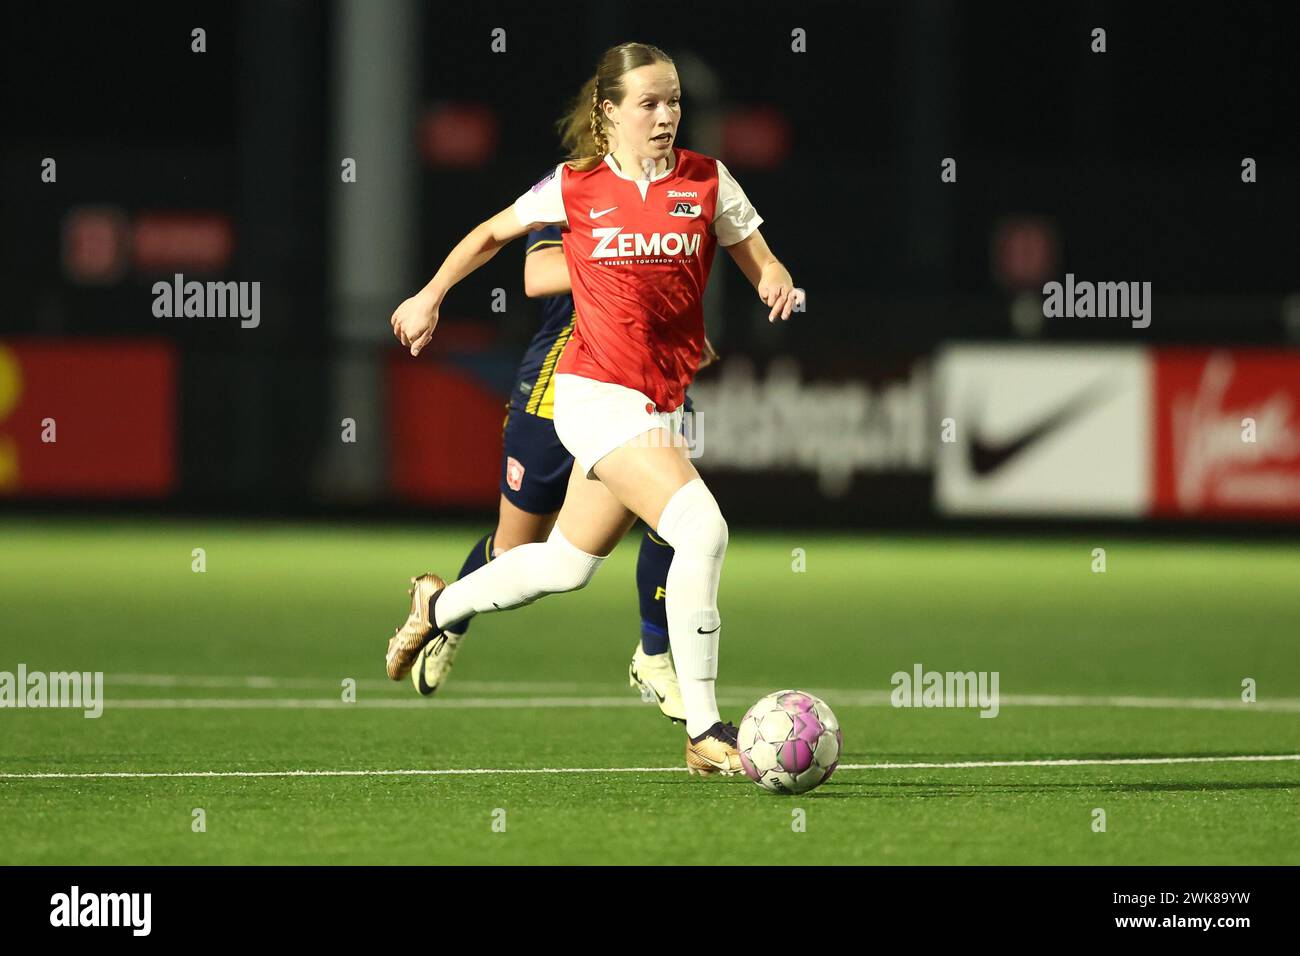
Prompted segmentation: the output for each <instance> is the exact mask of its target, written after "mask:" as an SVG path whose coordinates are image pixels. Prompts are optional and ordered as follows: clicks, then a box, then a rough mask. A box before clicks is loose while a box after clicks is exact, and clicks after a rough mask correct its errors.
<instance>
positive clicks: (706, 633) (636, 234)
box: [386, 43, 799, 774]
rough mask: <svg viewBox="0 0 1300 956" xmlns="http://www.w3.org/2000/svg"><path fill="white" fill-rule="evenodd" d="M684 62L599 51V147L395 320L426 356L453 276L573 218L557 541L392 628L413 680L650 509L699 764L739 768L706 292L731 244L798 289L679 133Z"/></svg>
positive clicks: (401, 335)
mask: <svg viewBox="0 0 1300 956" xmlns="http://www.w3.org/2000/svg"><path fill="white" fill-rule="evenodd" d="M680 98H681V92H680V85H679V81H678V77H677V71H676V69H675V67H674V66H673V63H672V60H671V58H669V57H668V55H667V54H665V53H664V52H663V51H661V50H659V49H657V48H655V47H652V46H648V45H645V44H638V43H628V44H623V45H621V46H618V47H614V48H613V49H611V50H609V51H607V52H606V54H605V55H604V56H603V57H602V58H601V61H600V63H599V65H598V67H597V71H596V77H595V80H594V86H593V91H592V99H591V106H590V110H591V112H590V118H591V124H592V134H593V139H594V141H595V143H596V146H597V150H598V152H597V154H596V155H592V156H584V157H575V158H574V159H571V160H570V161H569V162H567V163H562V164H560V165H559V166H557V167H556V169H555V171H554V172H553V173H552V174H551V175H549V176H548V177H546V178H545V179H543V180H542V181H541V182H539V183H538V184H537V185H535V186H534V187H533V188H532V190H530V191H529V192H528V193H525V194H524V195H523V196H521V197H519V199H518V200H516V201H515V203H514V204H513V205H512V206H510V207H508V208H506V209H503V210H502V211H501V212H499V213H497V214H496V215H495V216H493V217H492V218H491V219H490V220H488V221H487V222H484V223H482V224H481V225H479V226H477V227H476V228H475V229H474V230H473V231H471V232H470V233H469V235H467V236H466V237H465V238H464V239H462V240H461V242H460V243H458V244H457V246H456V248H455V249H453V250H452V251H451V253H450V254H449V255H448V257H447V259H446V261H445V262H444V263H443V264H442V267H441V268H440V269H439V270H438V272H437V274H436V275H435V276H434V277H433V279H431V280H430V281H429V283H428V284H427V285H426V286H425V288H424V289H422V290H421V291H420V292H418V293H417V294H416V295H414V296H412V297H411V298H409V299H407V300H406V301H405V302H403V303H402V304H401V305H400V306H398V308H397V310H396V311H395V312H394V313H393V317H392V321H391V324H392V327H393V332H394V335H396V336H397V338H398V340H399V341H401V342H402V344H403V345H406V346H408V347H409V348H410V350H411V353H412V355H418V354H419V352H420V351H421V350H422V349H423V348H424V347H425V346H426V345H427V344H428V343H429V341H430V339H431V338H432V336H433V331H434V328H435V327H436V326H437V322H438V313H439V309H440V307H441V304H442V301H443V299H444V298H445V297H446V295H447V292H448V291H449V290H450V288H451V287H452V286H454V285H455V284H456V283H457V282H459V281H460V280H461V279H463V278H464V277H465V276H467V275H468V274H469V273H471V272H472V271H473V270H475V269H477V268H478V267H479V266H481V265H483V264H484V263H485V262H487V261H488V260H489V259H491V258H492V256H494V255H495V254H496V253H497V252H498V251H499V250H500V249H501V247H502V246H504V245H505V244H506V243H507V242H509V241H510V240H511V239H515V238H518V237H520V236H523V235H526V234H527V233H528V232H530V231H532V230H534V229H537V228H539V227H540V226H544V225H550V224H563V225H565V226H567V230H566V231H565V232H564V239H563V242H564V246H563V248H564V253H565V259H566V262H567V264H568V268H569V274H570V278H571V280H572V285H573V296H574V301H575V304H576V307H577V314H578V320H577V322H576V324H575V327H574V331H573V333H572V337H571V341H570V344H569V346H568V347H567V348H566V349H565V350H564V353H563V355H562V356H561V358H560V361H559V364H558V365H557V367H556V373H555V399H554V412H555V430H556V434H557V435H558V436H559V438H560V441H561V442H562V443H563V444H564V446H565V448H567V449H568V450H569V452H570V453H572V454H573V456H574V460H575V463H574V468H573V472H572V474H571V475H570V477H569V486H568V490H567V492H566V495H565V500H564V504H563V506H562V507H561V509H560V513H559V516H558V518H557V520H556V523H555V527H554V528H553V529H552V531H551V533H550V535H549V537H548V538H547V540H546V541H545V542H543V543H535V544H525V545H521V546H519V547H517V548H513V549H511V550H510V551H508V552H506V553H505V554H503V555H501V556H500V557H499V558H497V559H496V560H495V561H492V562H490V563H489V564H486V565H484V566H483V567H481V568H479V569H478V570H477V571H475V572H473V573H472V574H469V575H467V576H466V577H464V578H462V579H460V580H459V581H456V582H455V583H453V584H451V585H447V584H445V583H444V582H443V581H442V580H441V579H440V578H438V577H436V576H434V575H432V574H424V575H421V576H419V577H417V578H415V579H414V581H413V583H414V584H415V588H414V594H413V597H412V602H411V612H410V615H409V617H408V619H407V621H406V624H405V625H403V626H402V627H401V628H400V629H399V631H398V633H397V634H396V635H394V636H393V637H392V638H391V639H390V640H389V644H388V654H387V657H386V666H387V670H388V675H389V677H391V678H393V679H394V680H400V679H401V678H402V677H404V676H405V675H406V674H407V673H408V672H409V670H410V668H411V667H412V666H413V664H414V663H415V660H416V658H417V657H418V655H419V652H420V650H421V649H422V648H423V647H424V645H425V644H426V643H427V642H428V641H430V640H433V639H437V640H445V639H446V637H445V634H446V630H447V629H448V628H452V629H454V628H455V627H456V625H458V624H459V623H460V622H462V621H464V620H466V619H467V618H469V617H471V616H472V615H474V614H477V613H482V612H486V611H492V610H506V609H508V608H513V607H519V606H521V605H524V604H529V603H531V602H532V601H535V600H537V599H538V598H539V597H542V596H543V595H546V594H554V593H558V592H561V591H572V590H577V589H579V588H581V587H584V586H585V585H586V583H587V582H588V581H589V580H590V579H591V576H592V575H593V574H594V573H595V572H596V570H597V568H599V566H600V564H601V562H602V561H603V560H604V556H606V555H608V554H609V552H610V551H611V550H612V549H613V547H614V545H616V544H617V543H618V541H619V540H620V539H621V538H622V537H623V536H624V535H625V534H626V533H627V531H628V529H629V528H630V527H631V525H632V523H633V522H634V521H635V520H636V518H637V517H640V518H641V519H642V520H644V521H645V522H646V523H647V524H648V525H649V526H650V527H652V528H654V529H655V532H656V534H657V535H658V536H659V537H660V538H661V539H662V540H664V541H667V542H668V543H669V544H670V545H672V547H673V549H674V555H673V560H672V564H671V566H670V568H669V571H668V585H667V599H666V603H667V615H668V632H669V641H670V644H671V647H672V656H673V660H674V662H675V664H676V667H677V676H678V681H679V684H680V687H681V693H682V702H683V705H684V707H685V711H686V730H687V742H686V764H687V768H688V769H689V770H691V771H692V772H695V773H706V774H707V773H716V772H721V773H724V774H733V773H736V772H737V771H739V769H740V757H739V754H738V753H737V751H736V729H735V727H734V725H732V724H730V723H725V722H723V721H722V719H721V717H720V716H719V714H718V707H717V700H716V693H715V683H716V679H717V668H718V644H719V634H720V631H721V628H722V620H721V617H720V615H719V613H718V606H717V598H718V585H719V581H720V578H721V574H722V561H723V557H724V555H725V554H726V547H727V538H728V534H727V525H726V522H725V521H724V520H723V517H722V513H721V511H720V510H719V508H718V504H717V502H716V501H715V500H714V498H713V495H712V494H711V493H710V492H709V490H708V488H707V487H706V486H705V484H704V481H703V480H702V479H701V478H700V477H699V474H698V473H697V472H696V470H695V468H694V466H693V465H692V464H691V461H690V458H689V456H688V455H687V453H686V448H685V447H684V442H683V440H682V438H681V435H680V427H681V420H682V411H683V409H682V404H683V402H684V399H685V390H686V385H687V384H688V383H689V382H690V380H691V379H692V377H693V376H694V374H695V371H696V368H697V367H698V365H699V361H700V355H701V351H702V349H703V344H704V321H703V310H702V307H701V298H702V295H703V292H704V287H705V285H706V283H707V281H708V274H709V269H710V267H711V265H712V262H713V254H714V251H715V247H716V245H717V244H719V243H721V244H722V245H723V246H724V247H725V248H726V249H727V251H728V252H729V253H730V254H731V256H732V258H733V259H734V260H735V261H736V263H737V265H738V266H739V267H740V269H741V271H742V272H744V274H745V276H746V277H747V278H748V279H749V280H750V282H751V283H753V285H754V287H755V288H756V289H757V291H758V295H759V298H760V299H761V300H762V301H763V303H764V304H765V305H767V306H768V307H770V309H771V311H770V313H769V319H770V320H773V321H774V320H775V319H776V317H777V316H778V315H779V316H781V318H782V319H786V318H789V316H790V314H791V312H792V310H793V309H794V307H795V304H796V302H797V301H799V294H798V293H797V292H796V290H795V288H794V283H793V280H792V279H791V277H790V273H789V272H788V271H787V270H786V268H785V266H783V265H782V264H781V263H780V262H779V261H778V260H777V259H776V257H775V256H774V255H772V253H771V251H770V250H769V249H768V247H767V243H766V242H765V241H764V240H763V237H762V235H761V233H759V232H758V226H759V224H760V223H761V222H762V220H761V218H760V217H759V216H758V214H757V212H756V211H755V210H754V208H753V206H751V205H750V203H749V200H748V199H747V198H746V197H745V194H744V192H743V191H742V190H741V189H740V186H739V185H738V184H737V183H736V181H735V180H734V179H733V178H732V177H731V175H730V173H728V172H727V170H726V168H725V167H724V166H723V165H722V164H721V163H719V162H718V161H717V160H716V159H713V158H711V157H708V156H704V155H702V154H700V153H696V152H693V151H691V150H686V149H681V148H677V147H674V145H673V139H674V137H675V135H676V132H677V128H678V124H679V122H680V117H681V99H680Z"/></svg>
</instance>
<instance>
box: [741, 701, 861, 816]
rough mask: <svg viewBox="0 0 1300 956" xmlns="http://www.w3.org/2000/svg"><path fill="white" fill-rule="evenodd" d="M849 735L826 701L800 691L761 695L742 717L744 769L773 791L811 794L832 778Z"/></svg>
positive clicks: (742, 762) (751, 777) (758, 782)
mask: <svg viewBox="0 0 1300 956" xmlns="http://www.w3.org/2000/svg"><path fill="white" fill-rule="evenodd" d="M843 746H844V737H843V735H842V734H841V733H840V722H839V721H838V720H836V719H835V714H834V713H832V712H831V709H830V708H829V707H827V706H826V702H825V701H824V700H821V699H820V698H817V697H814V696H813V695H812V694H806V693H804V692H803V691H801V690H779V691H777V692H776V693H775V694H768V695H767V696H766V697H764V698H762V699H761V700H759V702H758V703H756V704H755V705H754V706H753V707H751V708H749V712H748V713H746V714H745V717H744V719H743V720H741V722H740V734H739V741H738V747H739V750H740V762H741V764H742V765H743V766H744V768H745V774H746V775H747V776H748V777H749V779H750V780H753V781H754V782H755V783H756V784H758V785H759V786H760V787H763V788H764V789H766V790H771V791H772V792H773V793H787V794H793V793H807V792H808V791H809V790H811V789H813V788H814V787H817V786H820V785H821V784H823V783H825V782H826V781H827V780H829V779H830V776H831V774H832V773H834V772H835V766H836V764H838V763H839V761H840V750H841V749H842V748H843Z"/></svg>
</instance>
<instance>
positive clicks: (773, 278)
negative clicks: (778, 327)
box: [758, 262, 803, 322]
mask: <svg viewBox="0 0 1300 956" xmlns="http://www.w3.org/2000/svg"><path fill="white" fill-rule="evenodd" d="M758 297H759V298H760V299H762V300H763V304H764V305H769V306H771V307H772V311H771V312H770V313H768V316H767V321H769V322H775V321H776V317H777V316H778V315H779V316H780V317H781V321H782V322H784V321H785V320H786V319H788V318H790V313H791V312H793V311H794V307H795V304H796V303H798V302H802V301H803V290H802V289H796V288H795V287H794V279H792V278H790V272H789V270H787V269H786V267H785V266H783V265H781V264H780V263H779V262H777V263H773V264H772V265H770V266H768V267H767V268H766V269H764V270H763V277H762V279H761V280H760V281H759V283H758Z"/></svg>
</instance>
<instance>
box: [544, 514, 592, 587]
mask: <svg viewBox="0 0 1300 956" xmlns="http://www.w3.org/2000/svg"><path fill="white" fill-rule="evenodd" d="M604 560H605V559H604V558H601V557H597V556H596V555H594V554H588V553H587V552H586V551H583V550H582V549H580V548H576V547H574V546H573V545H572V544H570V543H569V539H568V538H566V537H565V536H564V535H563V534H561V533H560V529H559V526H558V525H557V526H556V527H554V528H552V529H551V534H550V537H548V538H547V539H546V561H547V569H546V575H547V579H548V585H549V586H548V588H547V590H551V591H557V592H558V591H580V590H582V589H583V588H585V587H586V586H587V584H588V583H589V582H590V581H591V579H592V578H593V577H595V575H596V570H597V569H598V568H599V567H600V564H601V562H602V561H604Z"/></svg>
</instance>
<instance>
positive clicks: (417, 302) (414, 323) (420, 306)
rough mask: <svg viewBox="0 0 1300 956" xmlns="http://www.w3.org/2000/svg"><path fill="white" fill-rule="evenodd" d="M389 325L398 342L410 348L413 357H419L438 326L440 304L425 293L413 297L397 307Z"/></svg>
mask: <svg viewBox="0 0 1300 956" xmlns="http://www.w3.org/2000/svg"><path fill="white" fill-rule="evenodd" d="M389 324H390V325H392V327H393V335H395V336H397V340H398V341H399V342H401V343H402V344H403V345H404V346H406V347H407V348H409V349H410V350H411V354H412V355H419V354H420V350H421V349H423V348H424V347H425V346H426V345H428V344H429V340H430V339H431V338H433V330H434V329H435V328H437V326H438V303H437V302H436V301H433V300H431V299H429V298H428V297H426V296H425V295H424V294H423V293H418V294H416V295H413V296H411V297H410V298H409V299H407V300H406V301H405V302H403V303H402V304H401V305H399V306H398V307H397V311H395V312H394V313H393V317H392V319H390V320H389Z"/></svg>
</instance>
